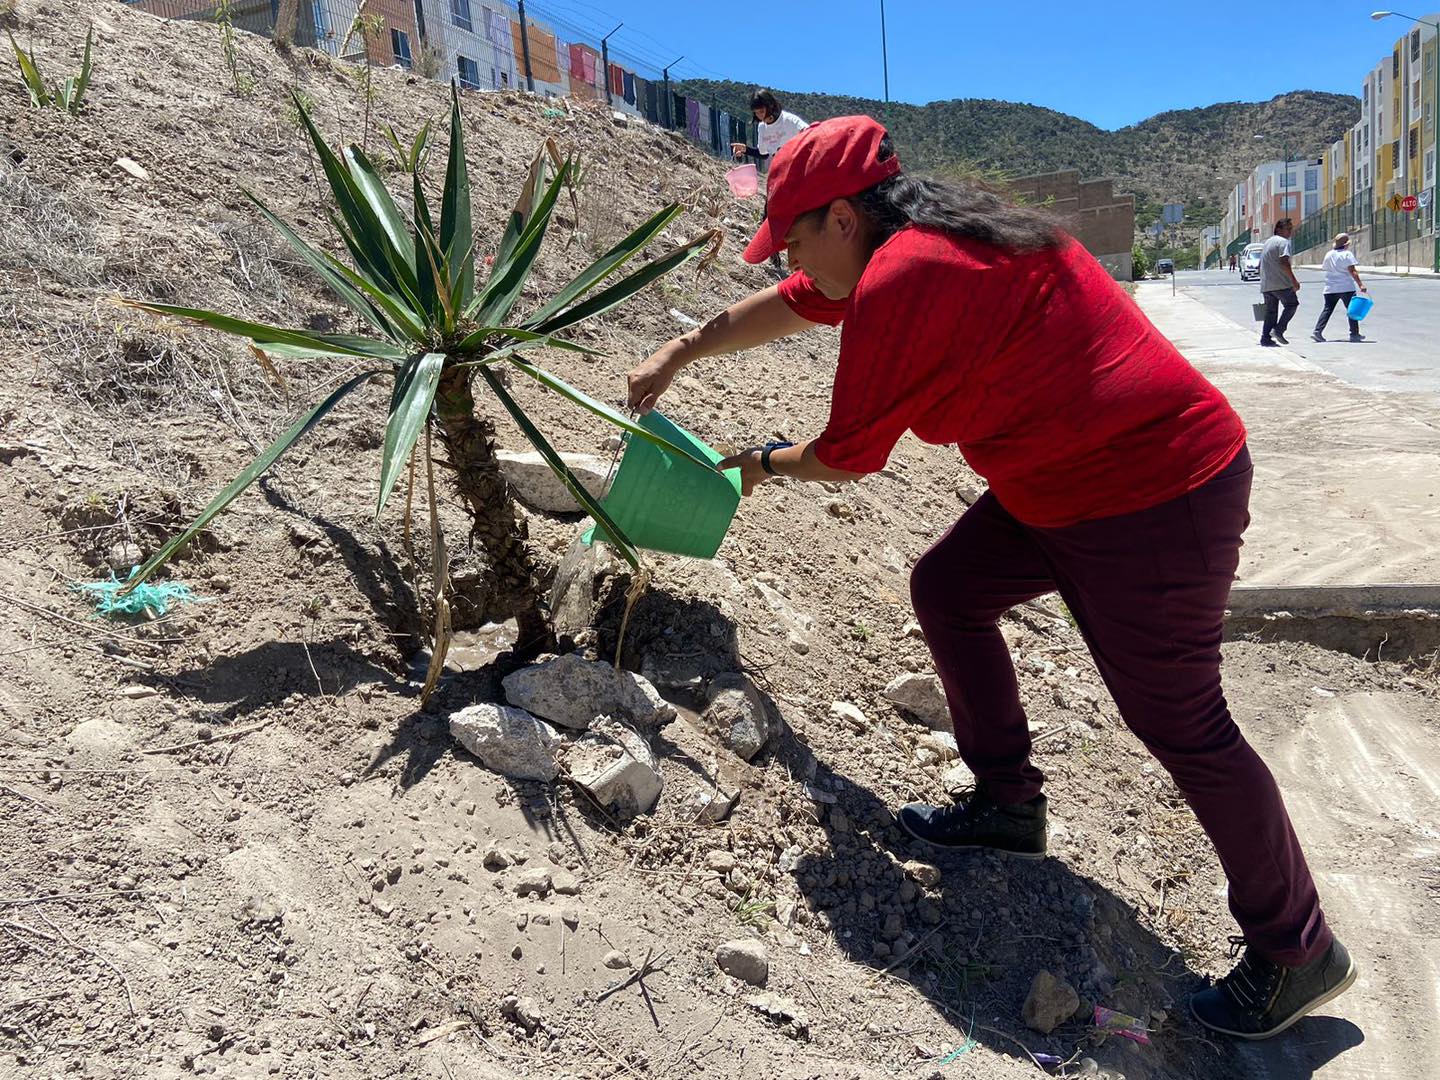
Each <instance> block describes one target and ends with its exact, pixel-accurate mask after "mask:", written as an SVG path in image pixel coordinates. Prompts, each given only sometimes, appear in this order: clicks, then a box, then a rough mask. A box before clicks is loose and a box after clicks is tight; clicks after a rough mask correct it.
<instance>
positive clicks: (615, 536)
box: [480, 367, 640, 572]
mask: <svg viewBox="0 0 1440 1080" xmlns="http://www.w3.org/2000/svg"><path fill="white" fill-rule="evenodd" d="M480 374H481V375H483V376H484V377H485V381H486V382H487V383H488V384H489V385H490V389H491V391H492V392H493V393H494V394H495V396H496V397H497V398H499V399H500V404H502V405H504V406H505V411H506V412H508V413H509V414H510V416H511V419H513V420H514V421H515V423H516V424H517V425H519V427H520V430H521V431H523V432H524V433H525V437H526V438H527V439H529V440H530V443H531V445H532V446H534V447H535V449H536V450H538V451H539V452H540V456H541V457H543V458H544V459H545V463H546V464H547V465H549V466H550V468H551V470H552V471H553V472H554V473H555V475H556V476H558V477H559V478H560V480H561V481H562V482H563V483H564V485H565V486H566V487H567V488H568V489H569V490H570V494H571V495H573V496H575V501H576V502H578V503H579V504H580V505H581V506H582V507H584V508H585V512H586V513H588V514H589V515H590V516H591V517H593V518H594V519H595V520H596V521H597V522H598V523H599V524H601V525H602V526H604V528H605V531H606V532H607V533H608V534H609V537H610V539H611V542H612V543H613V544H614V547H615V549H616V550H617V551H619V552H620V554H621V555H622V556H624V559H625V561H626V562H628V563H629V564H630V566H631V568H632V569H633V570H635V571H637V572H638V571H639V569H640V552H639V551H638V550H637V549H636V547H635V545H634V544H633V543H632V542H631V540H630V538H629V537H628V536H626V535H625V533H624V531H623V530H622V529H621V528H620V526H618V525H616V524H615V521H614V519H613V518H611V517H610V515H609V514H607V513H606V512H605V508H604V507H603V506H601V505H600V502H599V500H597V499H596V498H595V496H593V495H591V494H590V492H589V491H587V490H586V489H585V485H584V484H582V483H581V482H580V481H579V479H577V478H576V476H575V474H574V473H573V472H571V471H570V468H569V467H568V466H567V465H566V464H565V459H564V458H562V457H561V456H560V455H559V454H558V453H556V451H555V448H554V447H553V446H551V445H550V441H549V440H548V439H546V438H545V436H544V434H543V433H542V432H541V431H540V429H539V428H538V427H536V426H535V423H534V421H532V420H531V419H530V417H529V416H527V415H526V414H525V410H524V409H522V408H521V407H520V404H519V403H518V402H517V401H516V400H515V399H514V398H513V397H512V396H511V395H510V391H508V390H506V389H505V384H504V383H502V382H501V381H500V378H499V376H497V375H496V374H495V373H494V372H493V371H491V370H490V369H489V368H486V367H482V368H481V369H480Z"/></svg>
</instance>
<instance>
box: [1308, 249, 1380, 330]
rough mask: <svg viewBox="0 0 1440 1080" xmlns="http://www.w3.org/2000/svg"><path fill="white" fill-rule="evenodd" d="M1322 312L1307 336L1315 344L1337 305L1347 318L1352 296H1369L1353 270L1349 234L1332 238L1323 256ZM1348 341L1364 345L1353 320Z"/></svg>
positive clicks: (1358, 325)
mask: <svg viewBox="0 0 1440 1080" xmlns="http://www.w3.org/2000/svg"><path fill="white" fill-rule="evenodd" d="M1324 268H1325V310H1324V311H1322V312H1320V318H1319V319H1317V320H1316V322H1315V332H1314V333H1313V334H1311V335H1310V337H1311V338H1312V339H1314V340H1315V341H1324V340H1325V334H1324V331H1325V324H1326V323H1328V322H1329V321H1330V314H1331V312H1333V311H1334V310H1335V305H1336V304H1344V305H1345V308H1346V311H1345V314H1346V315H1347V316H1348V315H1349V314H1350V311H1349V308H1350V301H1351V300H1354V299H1355V292H1356V290H1357V289H1358V290H1359V291H1360V292H1362V293H1363V292H1369V291H1370V290H1369V289H1367V288H1365V283H1364V282H1363V281H1361V280H1360V271H1359V269H1358V268H1357V266H1356V259H1355V253H1354V252H1353V251H1351V250H1350V234H1349V233H1343V232H1342V233H1341V234H1340V235H1339V236H1337V237H1335V247H1334V248H1333V249H1332V250H1331V252H1330V253H1329V254H1328V255H1326V256H1325V263H1324ZM1350 340H1351V341H1364V340H1365V335H1364V334H1362V333H1360V323H1359V322H1358V321H1356V320H1355V319H1351V320H1350Z"/></svg>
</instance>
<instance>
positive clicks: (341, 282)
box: [241, 188, 399, 340]
mask: <svg viewBox="0 0 1440 1080" xmlns="http://www.w3.org/2000/svg"><path fill="white" fill-rule="evenodd" d="M241 190H242V191H244V192H245V197H246V198H247V199H249V200H250V201H251V202H253V203H254V204H255V205H256V206H258V207H259V208H260V213H261V214H262V215H264V217H265V220H266V221H268V222H270V224H271V225H273V226H275V229H276V230H277V231H278V232H279V233H280V235H281V236H283V237H284V238H285V242H286V243H287V244H289V245H290V247H291V248H292V249H294V251H295V254H297V255H299V256H300V258H301V260H302V261H303V262H304V263H305V264H306V265H307V266H309V267H310V269H312V270H314V271H315V272H316V273H317V274H319V275H320V277H321V278H323V279H324V281H325V284H326V285H329V286H330V289H331V291H333V292H334V293H335V295H336V296H338V297H339V298H340V299H341V300H342V301H343V302H344V303H345V304H346V305H348V306H349V307H350V308H351V309H352V310H353V311H354V312H355V313H356V314H357V315H359V316H360V317H361V318H363V319H364V320H365V321H366V322H368V323H369V324H370V325H371V326H373V327H375V329H376V330H379V331H380V332H381V333H382V334H384V335H385V336H386V337H388V338H391V339H392V340H393V339H396V338H397V337H398V336H399V335H398V334H397V331H396V330H395V327H394V326H393V325H392V324H391V322H390V320H389V319H387V318H386V317H385V316H384V315H383V314H381V312H380V310H379V309H378V308H376V306H375V305H374V304H372V303H371V302H370V301H369V300H368V299H367V298H366V297H365V295H364V294H363V293H362V292H361V291H360V290H359V289H357V288H356V287H355V286H353V285H351V284H350V282H349V281H348V280H346V278H345V275H344V274H342V273H341V272H340V271H338V270H336V269H335V267H334V266H332V265H331V264H330V262H329V261H327V260H328V259H329V256H327V255H326V254H325V253H323V252H321V251H317V250H316V249H315V248H313V247H311V246H310V245H309V244H307V243H306V242H305V241H304V240H302V239H301V238H300V234H299V233H297V232H296V231H295V230H294V229H292V228H291V227H290V226H289V225H287V224H286V223H285V222H284V220H282V219H281V218H280V216H279V215H278V214H276V213H275V212H274V211H273V210H271V209H270V208H269V207H268V206H266V205H265V204H264V203H263V202H261V201H260V200H259V199H258V198H257V197H256V196H255V195H254V194H252V193H251V192H250V191H247V190H245V189H244V188H242V189H241Z"/></svg>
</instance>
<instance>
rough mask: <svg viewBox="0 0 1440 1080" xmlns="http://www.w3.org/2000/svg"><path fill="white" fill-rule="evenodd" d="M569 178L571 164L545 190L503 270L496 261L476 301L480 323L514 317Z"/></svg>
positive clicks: (558, 172) (565, 165) (475, 306)
mask: <svg viewBox="0 0 1440 1080" xmlns="http://www.w3.org/2000/svg"><path fill="white" fill-rule="evenodd" d="M569 175H570V163H569V162H568V161H567V162H566V163H565V164H564V165H562V166H560V168H559V170H558V171H557V172H556V173H555V178H554V179H553V180H552V181H551V182H550V185H549V186H548V187H547V188H546V189H545V196H544V198H542V199H541V200H540V202H539V204H538V205H537V206H536V207H535V212H534V213H533V214H532V215H531V216H530V220H529V222H528V223H527V224H526V226H525V231H524V232H522V233H521V234H520V240H519V242H518V243H517V244H516V245H515V251H514V253H513V254H512V255H511V257H510V260H509V261H508V262H507V263H506V264H505V266H504V268H503V269H502V268H501V266H500V262H499V260H498V259H497V260H496V262H495V274H494V276H493V277H491V279H490V281H489V282H488V283H487V284H486V286H485V289H484V291H483V292H482V293H481V294H480V295H479V296H477V297H476V298H475V304H474V308H475V319H476V321H477V322H482V323H497V322H502V321H503V320H504V319H505V318H506V317H507V316H508V315H509V314H510V309H511V308H513V307H514V306H515V301H516V300H518V299H519V297H520V291H521V290H522V289H523V288H524V287H525V281H526V279H527V278H529V276H530V268H531V267H532V266H534V265H535V257H536V256H537V255H539V253H540V245H541V244H542V243H544V241H545V230H546V229H547V228H548V227H549V225H550V215H551V214H552V213H553V212H554V210H555V200H556V199H558V198H559V197H560V190H561V189H562V188H563V187H564V186H565V181H566V179H567V178H568V177H569Z"/></svg>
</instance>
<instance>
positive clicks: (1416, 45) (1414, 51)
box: [1410, 30, 1420, 61]
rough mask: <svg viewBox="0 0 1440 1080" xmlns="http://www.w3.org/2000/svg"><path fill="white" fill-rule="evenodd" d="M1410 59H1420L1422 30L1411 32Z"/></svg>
mask: <svg viewBox="0 0 1440 1080" xmlns="http://www.w3.org/2000/svg"><path fill="white" fill-rule="evenodd" d="M1410 59H1411V60H1412V61H1414V60H1419V59H1420V31H1419V30H1414V31H1412V32H1411V34H1410Z"/></svg>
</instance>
